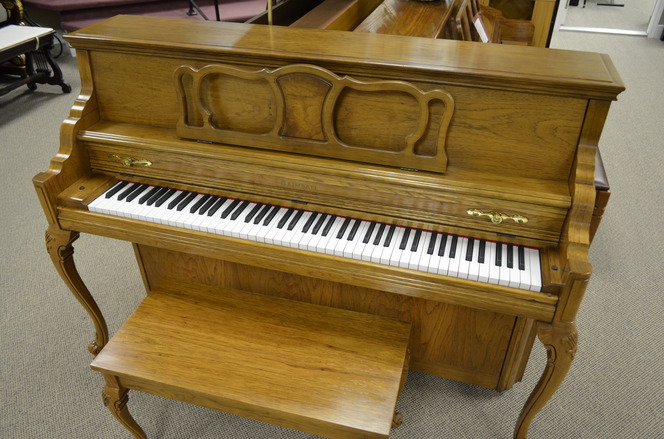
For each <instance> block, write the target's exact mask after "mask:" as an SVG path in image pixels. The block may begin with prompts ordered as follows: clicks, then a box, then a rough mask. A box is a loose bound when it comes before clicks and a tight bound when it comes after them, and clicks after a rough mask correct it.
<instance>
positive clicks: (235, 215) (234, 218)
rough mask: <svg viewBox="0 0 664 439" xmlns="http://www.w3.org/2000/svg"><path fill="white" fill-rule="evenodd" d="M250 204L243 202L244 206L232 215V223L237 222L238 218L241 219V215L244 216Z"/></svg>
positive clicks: (240, 206) (239, 207)
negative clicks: (243, 213)
mask: <svg viewBox="0 0 664 439" xmlns="http://www.w3.org/2000/svg"><path fill="white" fill-rule="evenodd" d="M249 203H250V201H247V200H244V201H243V202H242V204H240V205H239V206H238V207H237V209H235V210H234V211H233V214H232V215H231V221H235V220H236V219H238V218H239V217H240V215H241V214H242V212H244V210H245V209H246V208H247V206H248V205H249Z"/></svg>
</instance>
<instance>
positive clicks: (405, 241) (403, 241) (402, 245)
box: [399, 227, 411, 250]
mask: <svg viewBox="0 0 664 439" xmlns="http://www.w3.org/2000/svg"><path fill="white" fill-rule="evenodd" d="M410 230H411V229H410V227H406V230H404V231H403V236H402V237H401V242H400V243H399V250H405V249H406V244H408V237H409V236H410Z"/></svg>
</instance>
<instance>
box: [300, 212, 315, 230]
mask: <svg viewBox="0 0 664 439" xmlns="http://www.w3.org/2000/svg"><path fill="white" fill-rule="evenodd" d="M317 216H318V213H316V212H311V215H309V219H308V220H307V222H306V223H304V227H302V233H307V232H308V231H309V229H310V228H311V225H312V224H313V223H314V221H316V217H317Z"/></svg>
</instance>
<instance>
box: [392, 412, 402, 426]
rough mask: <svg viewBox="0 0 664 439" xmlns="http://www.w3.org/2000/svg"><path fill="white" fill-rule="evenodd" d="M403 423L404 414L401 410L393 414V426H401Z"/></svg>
mask: <svg viewBox="0 0 664 439" xmlns="http://www.w3.org/2000/svg"><path fill="white" fill-rule="evenodd" d="M401 424H403V415H402V414H401V413H400V412H394V416H392V428H397V427H401Z"/></svg>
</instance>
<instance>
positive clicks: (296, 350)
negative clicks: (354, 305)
mask: <svg viewBox="0 0 664 439" xmlns="http://www.w3.org/2000/svg"><path fill="white" fill-rule="evenodd" d="M409 336H410V324H409V323H405V322H399V321H395V320H390V319H386V318H384V317H380V316H376V315H370V314H363V313H358V312H352V311H346V310H341V309H336V308H329V307H325V306H319V305H312V304H309V303H303V302H297V301H292V300H287V299H282V298H277V297H271V296H264V295H260V294H254V293H248V292H242V291H235V290H226V289H220V288H217V287H210V286H204V285H198V284H194V285H192V284H186V285H183V284H176V283H173V282H162V283H161V284H160V285H158V286H157V287H156V288H154V289H153V290H152V291H150V293H149V294H148V296H147V297H146V298H145V300H144V301H143V302H142V303H141V304H140V305H139V307H138V308H137V309H136V310H135V311H134V313H133V314H132V315H131V316H130V317H129V319H128V320H127V321H126V322H125V323H124V325H123V326H122V328H121V329H120V330H119V331H118V332H117V334H115V336H114V337H113V338H112V339H111V340H110V341H109V342H108V344H107V345H106V346H105V347H104V348H103V349H102V351H101V352H100V353H99V354H98V355H97V357H96V358H95V359H94V361H93V362H92V364H91V367H92V369H94V370H96V371H99V372H101V373H102V374H103V375H104V378H105V380H106V386H105V387H104V403H105V404H106V405H107V407H108V408H109V409H110V410H111V412H112V413H113V415H114V416H115V417H116V418H117V419H118V420H119V421H120V422H121V423H122V424H123V425H124V426H125V427H127V429H129V430H130V431H131V432H132V434H134V436H135V437H136V438H146V435H145V433H144V432H143V431H142V430H141V428H140V427H139V426H138V425H137V424H136V422H135V421H134V420H133V418H132V417H131V415H130V414H129V412H128V410H127V407H126V402H127V396H128V395H127V394H128V391H129V390H130V389H134V390H140V391H143V392H147V393H151V394H154V395H159V396H163V397H166V398H171V399H174V400H178V401H183V402H187V403H191V404H196V405H200V406H204V407H208V408H212V409H216V410H221V411H224V412H227V413H232V414H235V415H239V416H244V417H247V418H251V419H255V420H259V421H263V422H268V423H271V424H275V425H280V426H283V427H287V428H292V429H296V430H300V431H304V432H307V433H312V434H318V435H322V436H325V437H330V438H340V439H341V438H343V439H346V438H348V439H352V438H387V437H389V434H390V428H391V426H392V423H393V419H397V416H396V415H395V413H394V409H395V405H396V400H397V397H398V395H399V392H400V390H401V388H402V386H403V383H404V381H405V377H406V375H407V357H408V356H407V352H408V342H409Z"/></svg>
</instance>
